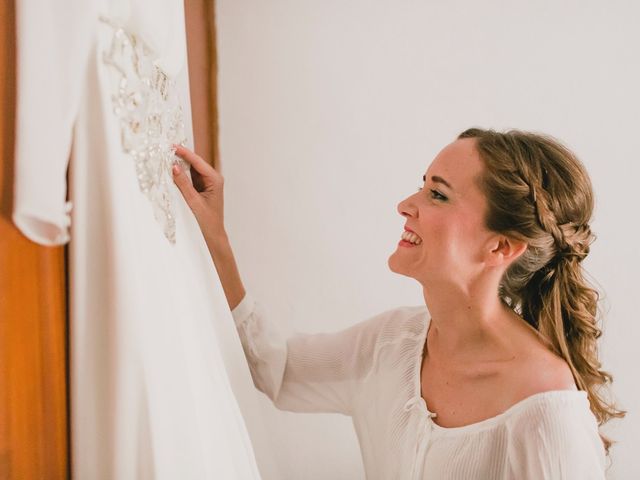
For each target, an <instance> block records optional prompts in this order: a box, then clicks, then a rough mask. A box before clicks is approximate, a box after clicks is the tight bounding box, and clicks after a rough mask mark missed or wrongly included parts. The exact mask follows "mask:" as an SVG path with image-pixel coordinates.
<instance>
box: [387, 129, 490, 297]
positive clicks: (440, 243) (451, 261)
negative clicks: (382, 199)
mask: <svg viewBox="0 0 640 480" xmlns="http://www.w3.org/2000/svg"><path fill="white" fill-rule="evenodd" d="M483 169H484V164H483V162H482V160H481V159H480V156H479V154H478V152H477V151H476V149H475V139H473V138H465V139H460V140H456V141H454V142H453V143H451V144H449V145H447V146H446V147H445V148H444V149H443V150H442V151H441V152H440V153H439V154H438V155H437V156H436V158H435V159H434V161H433V162H432V163H431V165H430V166H429V168H428V170H427V172H426V175H425V177H424V178H425V179H426V181H424V185H423V186H422V189H421V190H420V191H418V192H416V193H414V194H413V195H410V196H409V197H407V198H405V199H404V200H403V201H402V202H400V203H399V204H398V212H399V213H400V215H403V216H404V217H406V221H405V226H406V227H407V228H409V229H411V230H412V231H414V232H415V233H416V234H417V235H418V236H419V237H420V239H421V240H422V242H421V243H420V244H419V245H407V244H406V243H405V242H402V244H399V245H398V246H397V247H396V250H395V252H394V253H393V254H392V255H391V256H390V257H389V260H388V264H389V268H390V269H391V270H392V271H393V272H396V273H399V274H402V275H406V276H409V277H413V278H415V279H416V280H418V281H419V282H420V283H422V284H423V286H424V285H426V284H428V283H431V284H433V282H435V281H439V282H441V283H452V282H453V283H454V284H456V285H462V286H464V285H466V284H467V283H468V282H469V281H470V280H472V279H473V278H474V276H475V275H477V274H479V273H480V270H481V269H482V266H483V263H482V261H483V258H484V252H486V248H487V246H488V244H487V242H488V241H489V240H491V239H492V238H493V235H495V233H493V232H490V231H488V230H487V229H486V228H485V226H484V214H485V211H486V208H487V206H486V205H487V203H486V199H485V197H484V194H483V193H482V192H481V191H480V189H479V188H478V186H477V185H476V183H475V181H474V178H475V177H477V176H478V175H480V174H481V172H482V171H483ZM445 182H446V183H445ZM447 184H448V185H447ZM400 233H402V232H400Z"/></svg>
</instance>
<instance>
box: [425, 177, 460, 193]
mask: <svg viewBox="0 0 640 480" xmlns="http://www.w3.org/2000/svg"><path fill="white" fill-rule="evenodd" d="M422 180H423V181H425V182H426V181H427V176H426V175H423V176H422ZM431 181H433V182H436V183H442V184H443V185H446V186H447V187H449V189H450V190H452V191H453V187H452V186H451V184H450V183H449V182H447V181H446V180H445V179H444V178H442V177H439V176H438V175H433V176H432V177H431Z"/></svg>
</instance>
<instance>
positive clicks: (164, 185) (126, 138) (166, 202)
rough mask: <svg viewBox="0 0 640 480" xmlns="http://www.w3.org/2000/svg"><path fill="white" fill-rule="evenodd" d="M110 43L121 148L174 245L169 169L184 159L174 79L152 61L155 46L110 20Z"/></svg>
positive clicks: (108, 61)
mask: <svg viewBox="0 0 640 480" xmlns="http://www.w3.org/2000/svg"><path fill="white" fill-rule="evenodd" d="M100 20H101V21H102V22H104V23H106V24H107V25H109V26H111V27H112V29H113V36H112V39H111V45H110V46H109V48H108V50H107V51H104V52H102V61H103V62H104V63H105V64H106V65H108V66H109V67H110V68H111V69H112V70H113V72H114V74H115V75H114V78H115V79H117V80H116V81H115V82H114V84H113V92H112V94H111V102H112V106H113V111H114V113H115V115H116V116H117V117H118V118H119V119H120V127H121V128H120V136H121V142H122V148H123V150H124V151H125V152H126V153H128V154H129V155H130V156H131V157H132V158H133V160H134V164H135V169H136V176H137V179H138V185H139V187H140V190H141V192H142V193H144V194H145V195H146V197H147V198H148V199H149V201H150V202H151V205H152V206H153V214H154V217H155V219H156V221H157V222H158V223H160V225H161V226H162V229H163V231H164V235H165V237H167V239H168V240H169V242H171V243H172V244H175V242H176V223H175V218H174V215H173V208H172V205H171V195H170V192H169V182H172V181H173V179H172V175H171V168H172V166H173V165H174V164H175V163H180V164H181V166H182V167H183V168H185V167H186V165H187V164H186V162H184V161H183V160H182V159H180V158H178V157H176V156H175V155H174V153H175V150H174V149H173V148H172V146H171V145H172V144H184V143H185V142H186V139H185V134H184V121H183V113H182V107H181V105H180V101H179V99H178V97H177V95H176V92H175V90H174V82H173V81H172V80H171V79H170V78H169V77H168V76H167V75H166V74H165V73H164V72H163V71H162V70H161V69H160V68H159V67H157V66H156V65H155V64H154V61H153V60H154V58H155V57H154V54H153V51H152V49H151V48H150V47H149V46H148V45H147V44H146V43H144V41H143V40H142V39H141V38H140V37H138V36H136V35H135V34H132V33H129V32H127V31H126V30H124V29H123V28H122V27H120V26H118V25H115V24H114V23H113V22H112V21H111V20H109V19H107V18H104V17H101V18H100Z"/></svg>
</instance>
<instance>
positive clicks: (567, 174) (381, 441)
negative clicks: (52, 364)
mask: <svg viewBox="0 0 640 480" xmlns="http://www.w3.org/2000/svg"><path fill="white" fill-rule="evenodd" d="M176 154H177V155H178V156H179V157H181V158H183V159H184V160H186V161H187V162H189V163H190V164H191V166H192V167H193V168H194V169H195V172H196V174H195V175H194V180H197V181H196V184H197V185H198V186H199V187H200V188H198V189H195V188H194V187H193V185H192V183H191V181H190V180H189V178H188V176H187V175H186V174H185V173H184V172H181V171H180V169H179V168H175V169H174V180H175V182H176V184H177V186H178V188H179V189H180V191H181V192H182V194H183V195H184V197H185V199H186V201H187V203H188V204H189V206H190V207H191V209H192V210H193V212H194V214H195V216H196V218H197V220H198V223H199V225H200V227H201V229H202V231H203V233H204V236H205V239H206V241H207V244H208V246H209V250H210V252H211V255H212V257H213V260H214V262H215V265H216V268H217V270H218V273H219V275H220V278H221V281H222V285H223V288H224V291H225V294H226V297H227V300H228V302H229V307H230V308H231V309H232V313H233V317H234V319H235V321H236V324H237V329H238V332H239V334H240V338H241V341H242V345H243V348H244V351H245V354H246V357H247V360H248V362H249V366H250V369H251V373H252V376H253V380H254V383H255V385H256V387H257V388H258V389H260V390H261V391H262V392H264V393H265V394H266V395H268V396H269V398H271V400H272V401H273V402H274V404H275V405H276V406H277V407H278V408H280V409H283V410H290V411H297V412H337V413H343V414H346V415H350V416H352V418H353V423H354V426H355V429H356V432H357V435H358V439H359V442H360V447H361V451H362V457H363V461H364V466H365V471H366V475H367V478H368V479H402V480H404V479H421V478H433V479H444V478H447V479H472V478H477V479H507V478H508V479H572V480H573V479H602V478H604V471H605V454H608V453H609V446H610V445H611V441H610V440H609V439H607V438H606V437H604V436H602V435H599V433H598V424H602V423H604V422H606V421H608V420H609V419H610V418H611V417H614V416H615V417H622V416H624V414H625V412H624V411H620V410H616V409H615V408H614V407H613V406H612V405H610V404H607V403H606V402H605V400H604V399H603V398H602V397H601V396H600V393H599V392H598V387H599V386H600V385H602V384H605V383H607V382H610V381H611V380H612V377H611V375H610V374H608V373H607V372H604V371H602V370H600V369H599V367H600V365H601V364H600V362H599V361H598V357H597V343H596V339H597V338H598V337H599V336H600V335H601V331H600V330H599V329H598V327H597V325H596V312H597V301H598V293H597V292H596V291H595V290H594V289H592V288H590V287H589V285H588V284H587V282H586V281H585V280H584V278H583V272H582V266H581V265H580V262H581V261H582V260H583V259H584V258H585V257H586V256H587V254H588V253H589V245H590V244H591V242H592V241H593V240H594V238H595V237H594V235H593V234H592V233H591V231H590V228H589V223H588V222H589V220H590V218H591V215H592V210H593V193H592V187H591V182H590V179H589V176H588V174H587V172H586V170H585V168H584V166H583V165H582V163H581V162H580V161H579V160H578V159H577V158H576V157H575V156H574V155H573V154H572V153H571V152H570V151H569V150H568V149H567V148H565V147H564V146H562V145H561V144H560V143H559V142H557V141H555V140H554V139H553V138H552V137H549V136H544V135H537V134H533V133H527V132H522V131H518V130H512V131H509V132H506V133H499V132H495V131H493V130H481V129H469V130H466V131H465V132H463V133H462V134H460V135H459V137H458V138H457V139H456V141H454V142H453V143H451V144H450V145H448V146H446V147H445V148H444V149H443V150H442V151H441V152H440V153H439V154H438V155H437V157H436V158H435V160H434V161H433V162H432V163H431V165H430V166H429V169H428V170H427V172H426V175H425V176H424V177H423V180H424V182H425V183H424V188H420V189H419V191H418V192H417V193H414V194H413V195H411V196H409V197H408V198H406V199H405V200H403V201H402V202H400V204H399V205H398V212H399V213H400V214H401V215H402V216H404V217H405V219H406V220H405V222H406V223H405V232H403V234H402V240H401V241H400V243H399V244H398V247H397V249H396V251H395V252H394V253H393V254H392V255H391V257H390V258H389V261H388V263H389V267H390V269H391V270H392V271H394V272H396V273H399V274H402V275H407V276H410V277H412V278H415V279H416V280H417V281H418V282H420V284H421V285H422V287H423V292H424V299H425V304H426V305H424V306H419V307H399V308H395V309H392V310H389V311H386V312H383V313H380V314H379V315H376V316H374V317H372V318H370V319H368V320H366V321H363V322H361V323H358V324H356V325H354V326H352V327H350V328H348V329H346V330H344V331H341V332H337V333H331V334H316V335H295V336H293V337H292V338H289V339H284V338H282V337H281V336H278V334H277V332H276V330H275V329H274V326H273V325H272V324H270V323H269V322H268V320H267V319H266V317H265V315H264V312H263V311H262V308H261V306H260V304H258V303H256V302H255V300H254V299H253V298H252V297H251V296H250V295H249V294H247V293H246V292H245V290H244V288H243V285H242V282H241V280H240V276H239V273H238V269H237V266H236V263H235V260H234V257H233V253H232V251H231V247H230V245H229V240H228V238H227V235H226V233H225V228H224V220H223V183H224V181H223V178H222V176H221V175H220V174H219V173H218V172H216V171H215V170H214V169H213V168H212V167H211V166H210V165H208V164H207V163H206V162H205V161H204V160H202V159H201V158H200V157H198V156H197V155H195V154H194V153H192V152H190V151H188V150H186V149H185V148H183V147H179V146H177V150H176ZM192 171H193V170H192Z"/></svg>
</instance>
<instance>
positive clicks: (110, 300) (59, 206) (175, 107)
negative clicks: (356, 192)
mask: <svg viewBox="0 0 640 480" xmlns="http://www.w3.org/2000/svg"><path fill="white" fill-rule="evenodd" d="M16 5H17V39H18V104H17V112H18V116H17V127H16V129H17V130H16V134H17V138H16V172H15V173H16V177H15V199H14V212H13V220H14V222H15V224H16V225H17V226H18V228H19V229H20V230H21V231H22V232H23V233H24V234H25V235H26V236H27V237H29V238H30V239H32V240H33V241H35V242H38V243H41V244H43V245H61V244H64V243H66V242H68V241H69V240H70V250H69V251H70V258H69V261H70V302H69V308H70V337H69V338H70V343H69V350H70V384H71V388H70V397H71V398H70V401H71V446H72V452H71V459H72V470H73V476H74V478H77V479H81V480H82V479H92V480H93V479H102V478H104V479H119V480H120V479H146V478H155V479H172V480H173V479H209V478H211V479H213V478H216V479H257V478H260V473H259V470H258V468H257V462H256V458H255V456H254V450H253V448H252V443H251V438H250V436H249V432H250V433H251V435H253V439H254V442H257V444H259V447H260V448H259V449H258V448H256V451H258V450H259V451H260V455H262V458H263V464H262V465H261V468H263V470H264V471H265V472H269V473H268V474H267V473H264V478H275V477H274V475H276V474H274V473H273V468H274V466H273V464H269V463H268V458H269V454H268V451H267V448H266V440H265V437H264V432H263V431H261V428H262V426H261V425H259V424H258V423H257V422H256V418H255V416H256V415H257V413H252V411H253V412H257V409H253V407H254V406H255V402H256V401H257V400H256V399H255V396H256V393H255V392H256V391H255V390H254V389H253V384H252V381H251V378H250V375H249V372H248V368H247V365H246V362H245V359H244V356H243V354H242V348H241V345H240V342H239V339H238V338H237V333H236V332H235V328H234V326H233V319H232V317H231V313H230V311H229V308H228V305H227V302H226V299H225V296H224V292H223V289H222V286H221V284H220V280H219V278H218V276H217V273H216V271H215V267H214V265H213V262H212V260H211V257H210V254H209V252H208V250H207V247H206V244H205V242H204V239H203V236H202V234H201V232H200V229H199V227H198V224H197V222H196V220H195V218H194V217H193V214H192V212H191V211H190V210H189V208H188V206H187V205H186V204H185V202H184V200H183V198H182V196H181V195H180V193H179V191H178V190H177V188H176V187H175V185H174V184H173V181H172V179H171V176H170V169H171V165H172V163H173V162H176V161H178V159H177V157H175V156H174V155H173V151H172V150H171V145H172V144H173V143H183V144H185V145H187V146H188V147H191V148H192V142H191V139H192V131H191V112H190V103H189V102H190V99H189V91H188V69H187V62H186V59H187V57H186V41H185V27H184V11H183V4H182V2H181V1H178V0H162V1H160V0H104V1H93V2H92V1H89V0H73V1H70V0H67V1H60V0H55V1H54V0H48V1H42V0H39V1H36V0H21V1H20V2H17V4H16ZM70 152H71V162H70V181H69V198H70V201H68V202H67V201H66V189H67V181H66V169H67V162H68V159H69V153H70ZM234 393H235V395H234ZM239 403H240V405H239ZM241 408H242V410H241ZM243 413H245V416H244V418H243V415H242V414H243ZM251 415H253V417H251ZM247 418H249V419H250V420H251V421H250V422H249V421H247V422H246V423H245V419H247ZM247 425H249V427H251V428H249V429H248V428H247ZM260 455H259V457H260Z"/></svg>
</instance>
